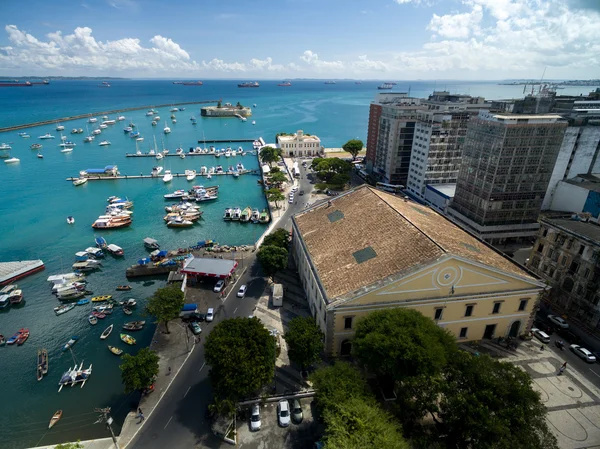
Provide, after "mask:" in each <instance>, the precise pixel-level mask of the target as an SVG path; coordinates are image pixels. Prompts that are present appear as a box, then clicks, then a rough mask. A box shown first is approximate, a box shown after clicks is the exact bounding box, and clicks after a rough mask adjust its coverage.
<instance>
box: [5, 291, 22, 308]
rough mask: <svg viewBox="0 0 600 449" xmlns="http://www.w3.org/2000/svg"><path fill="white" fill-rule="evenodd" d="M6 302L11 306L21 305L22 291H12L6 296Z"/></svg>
mask: <svg viewBox="0 0 600 449" xmlns="http://www.w3.org/2000/svg"><path fill="white" fill-rule="evenodd" d="M8 300H9V301H10V303H11V304H21V302H22V301H23V291H22V290H20V289H17V290H13V291H12V292H10V293H9V294H8Z"/></svg>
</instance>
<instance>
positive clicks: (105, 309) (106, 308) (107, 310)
mask: <svg viewBox="0 0 600 449" xmlns="http://www.w3.org/2000/svg"><path fill="white" fill-rule="evenodd" d="M93 310H94V312H98V313H99V314H100V313H103V314H105V315H110V314H112V313H113V305H112V304H103V305H101V306H95V307H94V309H93Z"/></svg>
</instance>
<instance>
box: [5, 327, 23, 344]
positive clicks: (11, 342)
mask: <svg viewBox="0 0 600 449" xmlns="http://www.w3.org/2000/svg"><path fill="white" fill-rule="evenodd" d="M24 331H25V329H20V330H19V331H17V332H16V333H15V334H14V335H13V336H12V337H10V338H9V339H8V340H7V341H6V344H7V345H14V344H15V343H16V342H17V340H18V339H19V337H20V336H21V333H23V332H24Z"/></svg>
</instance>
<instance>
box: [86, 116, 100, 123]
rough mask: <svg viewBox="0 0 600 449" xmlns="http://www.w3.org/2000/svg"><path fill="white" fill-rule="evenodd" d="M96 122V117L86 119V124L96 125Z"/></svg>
mask: <svg viewBox="0 0 600 449" xmlns="http://www.w3.org/2000/svg"><path fill="white" fill-rule="evenodd" d="M97 121H98V119H97V118H96V117H90V118H89V119H88V123H96V122H97Z"/></svg>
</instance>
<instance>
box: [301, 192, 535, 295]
mask: <svg viewBox="0 0 600 449" xmlns="http://www.w3.org/2000/svg"><path fill="white" fill-rule="evenodd" d="M294 221H295V223H296V225H297V227H298V229H299V233H300V235H301V236H302V239H303V241H304V245H305V247H306V248H307V250H308V252H309V254H310V257H311V260H312V263H313V265H314V266H315V268H316V269H317V272H318V274H319V278H320V280H321V283H322V286H323V287H324V288H325V291H326V293H327V297H328V299H329V301H333V300H334V299H335V298H337V297H339V296H342V295H344V294H347V293H350V292H353V291H355V290H358V289H360V288H363V287H366V286H369V285H371V284H374V283H376V282H378V281H381V280H383V279H385V278H387V277H388V276H392V275H396V274H398V273H402V272H407V271H409V270H412V269H416V268H419V267H420V266H425V265H429V264H431V263H433V262H434V261H436V260H438V259H439V258H441V257H444V256H446V255H447V254H451V255H452V254H453V255H457V256H460V257H464V258H467V259H472V260H475V261H477V262H480V263H483V264H486V265H490V266H492V267H495V268H497V269H500V270H502V271H505V272H509V273H512V274H516V275H519V276H521V277H525V278H529V279H532V280H533V279H535V278H533V277H532V276H531V275H529V274H528V273H527V272H526V271H525V270H523V269H522V268H520V267H519V266H518V265H516V264H514V263H512V262H511V261H510V260H508V259H506V258H504V257H503V256H502V255H500V254H498V253H496V252H495V251H494V250H493V249H492V248H490V247H489V246H487V245H486V244H485V243H482V242H480V241H479V240H477V239H476V238H475V237H473V236H471V235H470V234H468V233H467V232H465V231H463V230H462V229H460V228H459V227H458V226H456V225H455V224H453V223H452V222H450V221H448V220H447V219H446V218H444V217H443V216H441V215H439V214H438V213H437V212H435V211H433V210H431V209H429V208H427V207H424V206H421V205H419V204H416V203H414V202H412V201H404V200H403V199H402V198H399V197H396V196H394V195H390V194H387V193H385V192H381V191H379V190H376V189H374V188H371V187H369V186H361V187H358V188H357V189H355V190H353V191H350V192H349V193H347V194H344V195H340V196H338V197H335V198H334V199H332V200H331V201H330V202H329V204H328V203H324V204H323V205H320V206H316V207H315V208H313V209H309V210H307V211H306V212H302V213H300V214H297V215H295V216H294ZM369 248H370V249H369ZM373 253H374V254H375V255H374V254H373Z"/></svg>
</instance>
